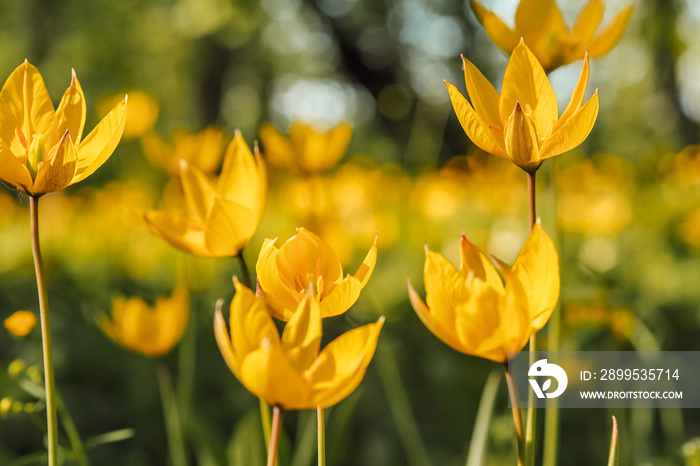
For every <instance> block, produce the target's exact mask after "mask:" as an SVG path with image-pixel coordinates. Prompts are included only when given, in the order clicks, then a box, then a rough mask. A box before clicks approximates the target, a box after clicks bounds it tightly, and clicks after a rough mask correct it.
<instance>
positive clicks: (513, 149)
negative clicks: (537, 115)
mask: <svg viewBox="0 0 700 466" xmlns="http://www.w3.org/2000/svg"><path fill="white" fill-rule="evenodd" d="M503 137H504V140H505V143H506V151H507V152H508V157H510V160H511V161H512V162H513V163H514V164H516V165H517V166H519V167H520V168H522V169H523V170H525V171H527V172H533V171H535V170H537V169H538V168H539V166H540V164H541V161H540V149H539V144H538V142H537V130H536V129H535V122H534V121H533V119H532V115H530V114H529V113H526V112H524V111H523V108H522V107H521V106H520V103H519V102H516V103H515V108H514V109H513V113H511V114H510V117H508V120H506V125H505V128H503Z"/></svg>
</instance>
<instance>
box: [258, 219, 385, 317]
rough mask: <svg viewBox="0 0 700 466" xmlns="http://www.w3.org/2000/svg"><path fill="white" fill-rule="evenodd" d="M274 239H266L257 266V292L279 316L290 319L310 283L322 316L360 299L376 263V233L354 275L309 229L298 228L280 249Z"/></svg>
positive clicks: (343, 310)
mask: <svg viewBox="0 0 700 466" xmlns="http://www.w3.org/2000/svg"><path fill="white" fill-rule="evenodd" d="M275 241H276V239H266V240H265V241H264V242H263V246H262V248H261V249H260V255H259V256H258V262H257V264H256V265H255V270H256V271H257V274H258V294H259V296H260V298H261V299H262V300H263V301H264V302H265V304H267V306H268V308H269V309H270V312H271V313H272V315H273V317H275V318H276V319H280V320H285V321H287V320H289V319H291V317H292V316H293V315H294V312H295V310H296V309H297V308H298V306H299V303H300V302H301V301H302V299H303V298H304V295H305V294H306V291H307V289H308V287H309V285H310V284H311V285H313V287H314V290H315V291H316V294H315V299H316V301H317V302H318V303H319V305H320V309H321V317H323V318H326V317H331V316H337V315H340V314H342V313H344V312H345V311H347V310H348V309H350V306H352V305H353V304H354V303H355V301H357V298H358V297H359V296H360V291H361V290H362V288H364V286H365V285H366V284H367V281H368V280H369V277H370V276H371V275H372V271H373V270H374V266H375V265H376V263H377V238H376V237H375V239H374V244H372V247H371V248H370V250H369V252H368V253H367V256H366V257H365V259H364V261H363V262H362V265H361V266H360V268H359V269H357V272H356V273H355V275H349V274H348V275H347V276H345V277H343V267H342V266H341V264H340V261H339V260H338V257H337V256H336V255H335V253H334V252H333V249H331V247H330V246H328V245H327V244H326V243H325V242H324V241H323V240H322V239H321V238H319V237H318V236H316V235H315V234H313V233H312V232H310V231H309V230H307V229H305V228H299V229H297V233H296V235H294V236H292V237H291V238H290V239H289V240H287V241H286V242H285V243H284V244H283V245H282V246H281V247H280V248H279V249H278V248H277V246H275Z"/></svg>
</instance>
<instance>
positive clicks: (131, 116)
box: [97, 89, 158, 138]
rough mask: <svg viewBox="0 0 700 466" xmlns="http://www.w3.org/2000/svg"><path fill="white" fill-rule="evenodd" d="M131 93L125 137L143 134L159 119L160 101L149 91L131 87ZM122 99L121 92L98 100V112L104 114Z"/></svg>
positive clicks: (129, 92)
mask: <svg viewBox="0 0 700 466" xmlns="http://www.w3.org/2000/svg"><path fill="white" fill-rule="evenodd" d="M128 94H129V113H128V114H127V115H126V123H125V125H124V134H123V135H122V136H123V137H124V138H136V137H139V136H143V135H144V134H146V133H148V132H149V131H151V130H152V129H153V125H155V124H156V120H157V119H158V101H157V100H156V98H155V97H154V96H153V95H152V94H150V93H149V92H146V91H142V90H139V89H131V90H129V91H128ZM121 100H122V96H121V95H119V94H111V95H108V96H105V97H103V98H101V99H100V101H99V102H98V105H97V107H98V114H99V115H100V116H104V115H106V114H107V113H109V110H110V109H111V108H112V107H114V106H115V105H117V104H118V103H119V102H120V101H121Z"/></svg>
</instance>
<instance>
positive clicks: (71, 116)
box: [0, 61, 126, 195]
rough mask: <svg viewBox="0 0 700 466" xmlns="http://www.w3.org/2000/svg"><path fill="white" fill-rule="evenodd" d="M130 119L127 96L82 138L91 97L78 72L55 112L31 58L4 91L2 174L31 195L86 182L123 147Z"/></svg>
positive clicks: (0, 134)
mask: <svg viewBox="0 0 700 466" xmlns="http://www.w3.org/2000/svg"><path fill="white" fill-rule="evenodd" d="M125 122H126V97H125V98H124V99H123V100H122V101H121V102H120V103H119V104H117V106H116V107H114V108H113V109H112V110H111V111H110V112H109V113H108V114H107V116H106V117H104V118H103V119H102V120H101V121H100V122H99V123H98V124H97V126H95V129H93V130H92V132H91V133H90V134H88V135H87V136H86V137H85V139H81V138H82V135H83V128H84V126H85V96H84V95H83V90H82V89H81V87H80V83H79V82H78V78H77V76H76V75H75V71H73V77H72V79H71V84H70V86H69V87H68V89H67V90H66V92H65V93H64V94H63V98H62V99H61V103H60V104H59V106H58V110H54V107H53V103H52V102H51V98H50V97H49V93H48V92H47V90H46V86H45V85H44V80H43V79H42V77H41V75H40V74H39V71H38V70H37V69H36V68H35V67H34V66H32V65H30V64H29V62H27V61H25V62H24V63H22V64H21V65H20V66H18V67H17V68H16V69H15V70H14V71H13V72H12V74H11V75H10V77H9V78H7V81H6V82H5V84H4V85H3V87H2V91H0V178H2V179H3V180H5V181H7V182H9V183H12V184H13V185H15V186H16V187H17V188H19V189H21V190H22V191H24V192H26V193H27V194H30V195H40V194H44V193H48V192H52V191H60V190H61V189H63V188H65V187H67V186H70V185H72V184H74V183H77V182H79V181H81V180H84V179H85V178H87V177H88V176H90V175H91V174H92V173H93V172H94V171H95V170H97V169H98V168H99V167H100V166H101V165H102V164H103V163H105V161H107V159H108V158H109V156H110V155H112V152H114V149H115V148H116V147H117V144H118V143H119V140H120V139H121V136H122V132H123V131H124V124H125Z"/></svg>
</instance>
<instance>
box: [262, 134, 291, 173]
mask: <svg viewBox="0 0 700 466" xmlns="http://www.w3.org/2000/svg"><path fill="white" fill-rule="evenodd" d="M260 140H261V142H262V145H263V149H264V151H265V159H266V160H267V161H268V162H270V164H272V165H274V166H276V167H292V166H294V160H295V152H294V147H293V146H292V143H291V142H290V141H289V139H287V138H286V137H284V135H283V134H282V133H280V131H279V130H278V129H277V128H276V127H274V126H273V125H271V124H269V123H265V124H263V125H262V126H260Z"/></svg>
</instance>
